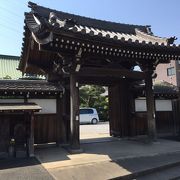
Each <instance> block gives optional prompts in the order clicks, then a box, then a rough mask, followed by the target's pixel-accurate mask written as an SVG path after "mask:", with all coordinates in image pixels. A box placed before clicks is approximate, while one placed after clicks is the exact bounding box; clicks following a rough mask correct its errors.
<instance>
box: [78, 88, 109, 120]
mask: <svg viewBox="0 0 180 180" xmlns="http://www.w3.org/2000/svg"><path fill="white" fill-rule="evenodd" d="M105 91H106V90H105V88H104V87H102V86H97V85H85V86H81V87H80V107H93V108H96V109H97V111H98V114H99V116H100V119H103V120H107V119H108V98H107V97H106V96H102V94H103V93H104V92H105Z"/></svg>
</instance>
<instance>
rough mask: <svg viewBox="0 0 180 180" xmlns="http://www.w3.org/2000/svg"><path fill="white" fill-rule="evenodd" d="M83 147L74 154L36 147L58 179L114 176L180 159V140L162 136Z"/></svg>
mask: <svg viewBox="0 0 180 180" xmlns="http://www.w3.org/2000/svg"><path fill="white" fill-rule="evenodd" d="M81 147H82V148H83V149H84V153H81V154H73V155H72V154H69V153H67V151H66V150H64V149H63V148H60V147H59V148H57V147H52V148H47V149H38V150H36V156H37V158H38V159H39V161H40V162H41V163H42V165H43V166H44V168H45V169H46V170H48V172H49V173H50V174H51V175H52V176H53V177H54V178H55V179H111V178H116V177H119V176H130V175H131V174H133V173H135V172H136V171H138V170H141V171H143V168H145V169H144V170H147V169H149V168H152V167H156V166H157V167H158V166H160V167H161V166H164V165H166V164H168V163H170V164H173V163H174V164H176V163H178V162H179V161H180V143H179V142H175V141H169V140H163V139H159V140H158V142H156V143H152V144H148V143H144V142H142V141H133V140H120V139H119V140H118V139H116V138H112V141H108V142H101V143H86V144H82V145H81ZM147 158H149V159H148V160H147ZM158 158H159V159H158ZM151 160H152V163H149V164H148V162H150V161H151ZM125 162H126V163H127V165H124V164H123V163H125ZM140 162H141V163H140ZM143 162H144V163H143ZM161 162H162V163H161ZM126 163H125V164H126ZM146 164H147V166H145V165H146ZM131 165H132V166H131ZM138 165H139V166H138ZM60 177H61V178H60Z"/></svg>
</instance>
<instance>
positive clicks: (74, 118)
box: [70, 74, 80, 153]
mask: <svg viewBox="0 0 180 180" xmlns="http://www.w3.org/2000/svg"><path fill="white" fill-rule="evenodd" d="M70 103H71V105H70V112H71V114H70V145H71V147H70V151H71V152H72V153H76V152H78V150H79V149H80V141H79V84H78V82H77V77H76V75H75V74H70Z"/></svg>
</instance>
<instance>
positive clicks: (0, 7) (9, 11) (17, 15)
mask: <svg viewBox="0 0 180 180" xmlns="http://www.w3.org/2000/svg"><path fill="white" fill-rule="evenodd" d="M0 9H2V10H3V11H5V12H8V13H10V14H12V15H14V16H16V17H18V18H21V17H20V15H19V14H16V13H14V12H13V11H11V10H9V9H6V8H4V7H2V6H0Z"/></svg>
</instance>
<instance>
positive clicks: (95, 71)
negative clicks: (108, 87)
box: [77, 67, 145, 80]
mask: <svg viewBox="0 0 180 180" xmlns="http://www.w3.org/2000/svg"><path fill="white" fill-rule="evenodd" d="M77 75H78V76H79V77H104V78H105V77H113V78H121V79H122V78H129V79H139V80H141V79H144V78H145V74H144V72H138V71H130V70H125V69H122V70H119V69H109V68H94V67H83V68H82V69H81V70H80V71H79V72H78V73H77Z"/></svg>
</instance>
